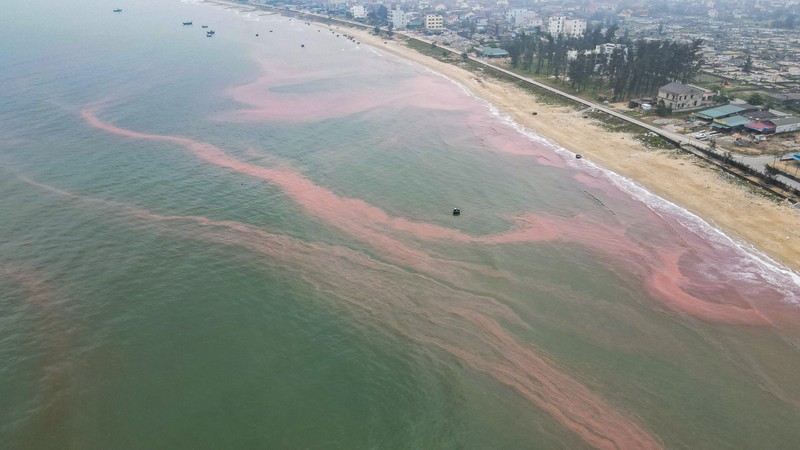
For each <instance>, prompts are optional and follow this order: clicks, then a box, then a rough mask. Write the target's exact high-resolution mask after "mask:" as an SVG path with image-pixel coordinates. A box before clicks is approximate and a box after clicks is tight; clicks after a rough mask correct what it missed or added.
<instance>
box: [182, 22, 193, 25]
mask: <svg viewBox="0 0 800 450" xmlns="http://www.w3.org/2000/svg"><path fill="white" fill-rule="evenodd" d="M181 23H183V24H184V25H191V24H192V22H181Z"/></svg>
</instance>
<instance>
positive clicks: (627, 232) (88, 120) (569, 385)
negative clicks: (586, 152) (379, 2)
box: [0, 0, 800, 449]
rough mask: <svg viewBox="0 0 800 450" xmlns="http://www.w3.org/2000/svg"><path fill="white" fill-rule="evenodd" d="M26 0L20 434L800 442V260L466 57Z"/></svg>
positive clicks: (11, 345)
mask: <svg viewBox="0 0 800 450" xmlns="http://www.w3.org/2000/svg"><path fill="white" fill-rule="evenodd" d="M6 3H7V4H6V5H4V8H3V11H4V12H3V14H2V16H0V67H2V68H3V70H2V71H0V92H2V96H0V193H2V195H1V196H0V361H2V364H0V381H1V382H0V446H1V447H3V448H62V447H71V448H223V447H227V448H403V449H406V448H481V449H483V448H581V447H598V448H607V447H614V446H617V447H628V448H633V447H635V448H644V447H658V446H665V447H691V448H697V447H738V448H790V447H792V446H795V445H796V443H797V442H799V441H800V429H799V428H798V427H797V426H796V424H797V423H800V384H798V383H797V381H798V375H797V374H798V373H800V358H798V351H797V348H798V342H799V341H798V338H797V337H798V326H797V324H798V322H797V318H798V315H797V308H798V306H797V305H796V303H797V301H798V292H800V288H798V285H797V281H796V276H795V274H793V273H792V272H790V271H788V270H787V269H785V268H782V267H780V266H779V265H778V264H776V263H774V262H772V261H770V260H769V259H768V258H766V257H764V256H763V255H757V254H751V253H749V252H748V251H746V246H743V245H742V244H741V243H740V242H738V241H736V240H735V239H731V238H729V237H727V236H725V235H724V234H723V233H721V232H720V231H719V230H716V229H715V228H714V227H712V226H710V225H708V224H707V223H706V222H704V221H703V220H702V219H700V218H698V217H696V216H694V215H692V214H690V213H688V212H687V211H685V210H683V209H681V208H680V207H678V206H676V205H673V204H671V203H669V202H666V201H664V200H662V199H659V198H658V197H656V196H653V195H652V194H650V193H648V192H647V191H645V190H644V189H642V188H641V187H639V186H638V185H636V184H635V183H633V182H631V181H630V180H627V179H624V178H622V177H619V176H617V175H615V174H613V173H610V172H607V171H605V170H603V169H602V168H599V167H597V166H595V165H594V164H592V163H591V162H590V161H587V160H586V159H582V160H576V159H574V156H573V154H572V153H571V152H570V151H569V149H562V148H559V147H558V146H557V145H555V144H553V143H552V142H550V141H549V140H548V139H547V138H546V136H538V135H535V134H533V133H531V132H530V131H528V130H524V129H522V128H521V127H519V126H517V125H516V124H514V123H513V121H511V120H510V119H509V118H508V117H506V116H504V115H503V113H502V112H501V111H497V110H496V109H494V108H493V107H492V106H491V105H489V104H487V103H486V102H484V101H482V100H480V99H477V98H475V97H474V96H472V95H470V94H469V93H468V92H466V91H465V89H464V88H463V87H461V86H458V85H457V84H455V83H454V82H453V81H451V80H450V79H448V78H445V77H443V76H441V75H438V74H436V73H433V72H431V71H430V70H428V69H425V68H423V67H421V66H419V65H417V64H415V63H411V62H408V61H404V60H402V59H399V58H397V57H395V56H392V55H391V54H389V53H387V52H385V51H383V50H382V49H380V48H372V47H368V46H366V45H364V44H359V43H358V42H357V39H356V40H349V39H346V37H345V35H346V34H348V30H347V29H345V28H337V27H329V26H324V25H315V24H312V25H309V24H306V23H305V22H304V21H303V20H300V19H290V18H285V17H281V16H277V15H268V14H265V12H263V11H260V10H254V9H250V8H237V7H232V6H230V5H220V4H213V3H204V2H180V1H177V0H172V1H163V0H159V1H157V0H136V1H126V2H122V1H119V2H108V1H100V0H81V1H78V2H47V1H43V0H35V1H31V2H15V3H13V4H12V3H11V2H6ZM114 8H121V9H122V10H123V11H122V12H121V13H113V12H112V9H114ZM184 21H192V22H193V25H191V26H183V25H182V22H184ZM203 24H207V25H208V26H209V28H208V29H213V30H215V31H216V34H215V35H214V36H213V37H210V38H209V37H206V34H205V31H206V30H205V29H203V28H201V25H203ZM256 34H258V36H256ZM387 45H388V44H387ZM391 45H400V44H396V43H392V44H391ZM456 207H458V208H460V209H461V210H462V214H461V215H460V216H458V217H455V216H453V215H452V214H451V211H452V208H456Z"/></svg>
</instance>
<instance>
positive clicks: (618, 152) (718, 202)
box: [210, 0, 800, 272]
mask: <svg viewBox="0 0 800 450" xmlns="http://www.w3.org/2000/svg"><path fill="white" fill-rule="evenodd" d="M210 3H215V4H220V5H226V6H234V7H241V6H242V5H237V4H233V3H228V2H226V1H224V0H221V1H220V0H216V1H211V2H210ZM304 20H305V19H304ZM311 22H312V23H314V25H315V26H319V27H322V28H326V29H330V28H340V29H342V30H347V33H348V34H350V35H352V36H355V37H357V39H358V40H359V41H360V42H362V43H363V44H366V45H370V46H372V47H375V48H377V49H379V50H383V51H386V52H389V53H391V54H394V55H397V56H400V57H402V58H405V59H407V60H411V61H414V62H416V63H418V64H421V65H423V66H425V67H427V68H429V69H431V70H434V71H436V72H439V73H441V74H443V75H445V76H447V77H448V78H450V79H452V80H454V81H456V82H458V83H460V84H461V85H463V86H465V87H466V88H467V89H469V91H470V92H472V93H473V94H475V95H476V96H478V97H480V98H482V99H484V100H486V101H488V102H490V103H492V104H493V105H495V106H496V107H497V108H498V109H499V110H501V111H502V112H503V113H505V114H508V115H510V116H511V117H512V118H513V119H514V120H515V121H516V122H517V123H518V124H521V125H523V126H524V127H526V128H528V129H530V130H533V131H535V132H536V133H538V134H541V135H543V136H546V137H547V138H549V139H551V140H552V141H553V142H555V143H556V144H558V145H560V146H562V147H564V148H566V149H568V150H570V151H573V152H575V153H580V154H581V155H583V157H585V158H588V159H589V160H591V161H592V162H594V163H596V164H598V165H600V166H602V167H605V168H607V169H609V170H611V171H613V172H615V173H617V174H619V175H622V176H624V177H626V178H629V179H631V180H633V181H635V182H637V183H638V184H640V185H641V186H643V187H644V188H646V189H647V190H649V191H650V192H653V193H655V194H656V195H658V196H660V197H663V198H665V199H667V200H669V201H671V202H673V203H675V204H677V205H680V206H682V207H684V208H686V209H688V210H689V211H691V212H693V213H694V214H697V215H698V216H700V217H702V218H703V219H705V220H706V221H708V222H710V223H712V224H713V225H715V226H717V227H719V228H720V229H722V230H723V231H725V232H726V233H727V234H728V235H730V236H732V237H734V238H736V239H739V240H741V241H744V242H746V243H748V244H752V245H753V246H754V247H755V248H756V249H757V250H759V251H761V252H763V253H765V254H766V255H768V256H769V257H771V258H772V259H774V260H776V261H778V262H780V263H782V264H784V265H785V266H787V267H789V268H791V269H792V270H794V271H795V272H800V226H798V225H800V210H797V209H795V208H793V207H792V206H790V205H789V204H787V203H785V202H781V201H778V200H776V199H773V198H771V197H767V195H766V194H764V193H762V192H761V191H759V190H757V189H756V188H754V187H752V186H749V185H746V184H745V183H743V182H740V181H738V180H733V179H731V177H730V176H728V175H726V174H724V173H723V172H722V171H721V170H719V169H717V168H715V167H714V166H712V165H710V164H708V163H705V162H702V161H700V160H698V159H697V158H695V157H693V156H690V155H687V154H681V153H679V152H677V151H675V150H656V149H652V148H648V147H646V146H645V145H644V144H642V143H641V142H640V141H638V140H636V139H634V137H633V136H632V135H630V134H626V133H619V132H609V131H607V130H605V129H603V128H602V127H601V125H600V124H599V123H598V122H597V121H595V120H593V119H591V118H588V119H587V118H584V117H583V115H582V113H580V112H578V111H575V110H574V109H571V108H567V107H562V106H553V105H550V104H547V103H544V102H541V101H539V100H538V99H537V98H536V96H535V95H533V94H530V93H528V92H526V91H524V90H522V89H520V88H518V87H516V86H514V85H512V84H510V83H507V82H503V81H500V80H497V79H495V78H492V77H489V76H485V75H483V74H476V73H473V72H471V71H468V70H466V69H463V68H461V67H458V66H457V65H455V64H451V63H447V62H442V61H439V60H437V59H434V58H432V57H429V56H427V55H424V54H422V53H419V52H417V51H415V50H413V49H411V48H409V47H407V46H406V45H405V44H404V42H403V41H402V40H401V39H397V40H385V39H383V38H381V37H378V36H375V35H373V34H372V33H370V32H368V31H365V30H360V29H356V28H354V27H347V26H344V25H342V26H336V25H333V26H332V25H328V24H325V23H319V22H315V21H313V20H311ZM533 111H535V112H536V113H537V114H536V115H532V114H531V112H533Z"/></svg>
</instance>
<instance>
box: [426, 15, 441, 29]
mask: <svg viewBox="0 0 800 450" xmlns="http://www.w3.org/2000/svg"><path fill="white" fill-rule="evenodd" d="M423 24H424V25H425V29H426V30H430V31H442V30H444V18H443V17H442V16H440V15H438V14H425V19H424V22H423Z"/></svg>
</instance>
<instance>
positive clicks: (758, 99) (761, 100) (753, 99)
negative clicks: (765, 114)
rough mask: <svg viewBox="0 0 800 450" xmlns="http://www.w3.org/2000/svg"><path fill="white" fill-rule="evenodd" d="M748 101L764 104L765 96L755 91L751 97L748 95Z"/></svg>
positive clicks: (756, 104) (753, 103)
mask: <svg viewBox="0 0 800 450" xmlns="http://www.w3.org/2000/svg"><path fill="white" fill-rule="evenodd" d="M747 103H750V104H751V105H755V106H758V105H763V104H764V97H762V96H761V94H759V93H758V92H753V93H752V94H750V97H747Z"/></svg>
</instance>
